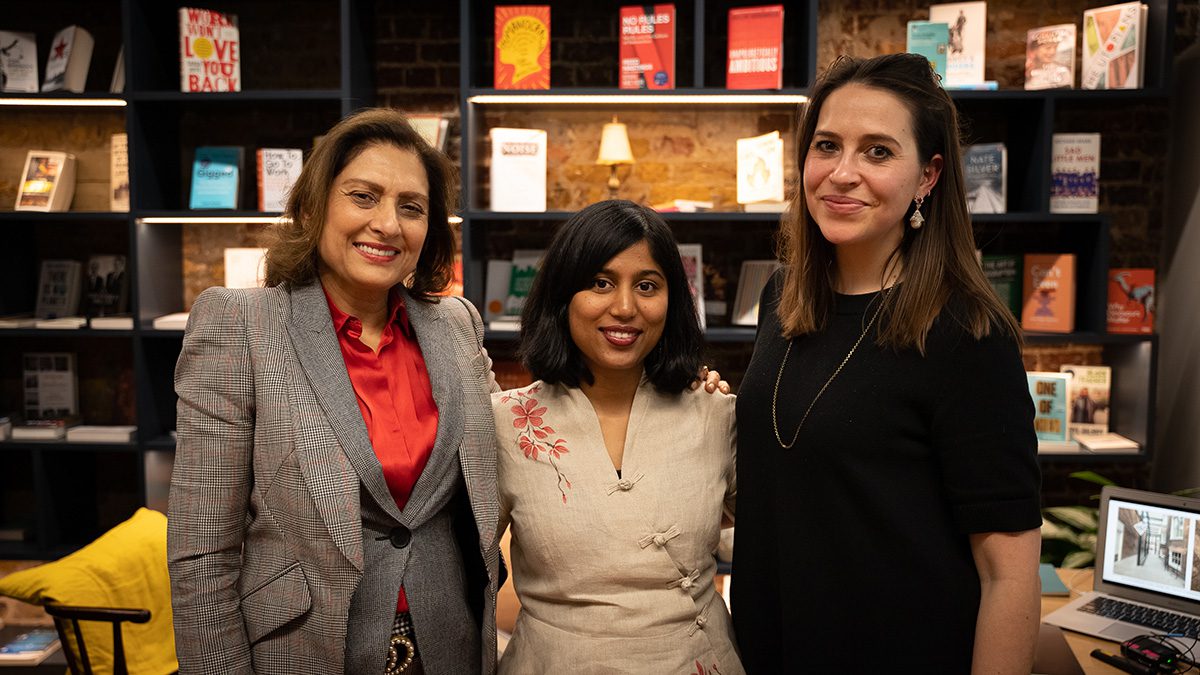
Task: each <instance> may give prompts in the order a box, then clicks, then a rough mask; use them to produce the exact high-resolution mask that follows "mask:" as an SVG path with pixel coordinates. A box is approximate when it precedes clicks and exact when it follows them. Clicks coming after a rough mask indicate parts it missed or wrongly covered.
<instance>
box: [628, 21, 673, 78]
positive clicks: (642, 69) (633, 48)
mask: <svg viewBox="0 0 1200 675" xmlns="http://www.w3.org/2000/svg"><path fill="white" fill-rule="evenodd" d="M620 61H621V73H620V86H621V89H674V88H675V5H634V6H628V7H622V8H621V47H620Z"/></svg>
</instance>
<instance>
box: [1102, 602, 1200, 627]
mask: <svg viewBox="0 0 1200 675" xmlns="http://www.w3.org/2000/svg"><path fill="white" fill-rule="evenodd" d="M1079 611H1081V612H1088V613H1089V614H1096V615H1098V616H1103V617H1105V618H1108V619H1115V620H1117V621H1125V622H1127V623H1135V624H1138V625H1139V626H1146V627H1147V628H1153V629H1154V630H1157V631H1162V632H1164V633H1176V634H1179V635H1186V636H1188V637H1197V636H1200V619H1194V618H1192V617H1190V616H1186V615H1184V614H1176V613H1175V612H1167V611H1163V610H1161V609H1153V608H1151V607H1146V606H1143V605H1134V604H1130V603H1128V602H1121V601H1120V600H1114V599H1112V598H1105V597H1098V598H1095V599H1094V600H1092V601H1091V602H1089V603H1087V604H1086V605H1084V606H1082V607H1080V608H1079Z"/></svg>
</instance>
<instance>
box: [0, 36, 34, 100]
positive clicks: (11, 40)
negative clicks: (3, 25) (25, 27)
mask: <svg viewBox="0 0 1200 675" xmlns="http://www.w3.org/2000/svg"><path fill="white" fill-rule="evenodd" d="M37 90H38V70H37V39H36V38H35V37H34V35H33V33H13V32H9V31H5V30H0V91H3V92H11V93H24V94H36V93H37Z"/></svg>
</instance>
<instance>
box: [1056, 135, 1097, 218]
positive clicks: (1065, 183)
mask: <svg viewBox="0 0 1200 675" xmlns="http://www.w3.org/2000/svg"><path fill="white" fill-rule="evenodd" d="M1050 176H1051V185H1050V212H1051V213H1096V212H1098V211H1099V210H1100V134H1054V137H1053V140H1052V148H1051V152H1050Z"/></svg>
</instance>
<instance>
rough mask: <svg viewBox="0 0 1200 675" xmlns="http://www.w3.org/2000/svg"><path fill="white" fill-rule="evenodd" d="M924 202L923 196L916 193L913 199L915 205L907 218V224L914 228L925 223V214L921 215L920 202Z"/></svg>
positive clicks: (919, 227) (917, 228) (918, 227)
mask: <svg viewBox="0 0 1200 675" xmlns="http://www.w3.org/2000/svg"><path fill="white" fill-rule="evenodd" d="M924 202H925V198H924V197H922V196H921V195H917V196H916V197H915V198H914V199H913V203H914V204H916V207H914V208H913V214H912V216H910V217H909V219H908V225H909V227H911V228H912V229H914V230H919V229H921V226H922V225H924V224H925V216H923V215H921V204H922V203H924Z"/></svg>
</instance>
